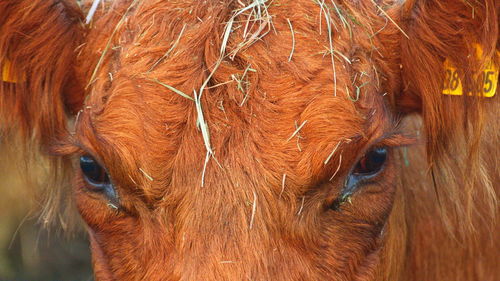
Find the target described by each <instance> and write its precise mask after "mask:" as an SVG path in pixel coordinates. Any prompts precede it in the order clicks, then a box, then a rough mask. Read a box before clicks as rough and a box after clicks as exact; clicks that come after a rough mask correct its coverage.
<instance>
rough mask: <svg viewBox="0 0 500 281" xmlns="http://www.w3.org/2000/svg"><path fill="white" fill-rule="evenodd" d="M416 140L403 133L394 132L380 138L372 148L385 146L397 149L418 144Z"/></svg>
mask: <svg viewBox="0 0 500 281" xmlns="http://www.w3.org/2000/svg"><path fill="white" fill-rule="evenodd" d="M416 141H417V140H416V138H415V137H411V136H407V135H404V134H402V133H397V132H392V133H389V134H386V135H384V136H382V137H381V138H379V139H378V140H377V141H375V142H374V144H372V145H370V147H377V146H385V147H390V148H396V147H401V146H408V145H412V144H415V143H416Z"/></svg>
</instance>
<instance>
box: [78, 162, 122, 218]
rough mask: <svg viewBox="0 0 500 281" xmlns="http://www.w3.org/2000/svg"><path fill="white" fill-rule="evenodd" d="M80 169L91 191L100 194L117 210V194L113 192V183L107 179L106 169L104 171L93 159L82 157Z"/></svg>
mask: <svg viewBox="0 0 500 281" xmlns="http://www.w3.org/2000/svg"><path fill="white" fill-rule="evenodd" d="M80 169H81V170H82V174H83V178H84V179H85V181H86V182H87V184H88V186H89V188H90V190H91V191H95V192H102V193H103V194H104V195H105V196H106V198H107V199H108V200H109V203H108V204H111V206H113V207H114V208H118V206H119V200H118V194H117V193H116V191H115V188H114V186H113V183H112V182H111V179H110V178H109V175H108V173H107V172H106V169H104V168H103V167H102V166H101V165H99V163H98V162H97V160H95V159H94V157H92V156H90V155H83V156H81V157H80Z"/></svg>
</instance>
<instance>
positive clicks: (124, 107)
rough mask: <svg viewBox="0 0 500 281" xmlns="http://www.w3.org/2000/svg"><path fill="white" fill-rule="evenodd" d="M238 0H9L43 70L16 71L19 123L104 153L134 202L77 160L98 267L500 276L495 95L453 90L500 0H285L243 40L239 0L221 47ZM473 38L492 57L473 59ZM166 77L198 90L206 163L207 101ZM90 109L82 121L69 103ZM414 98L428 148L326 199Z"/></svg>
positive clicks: (5, 107) (7, 105) (493, 31)
mask: <svg viewBox="0 0 500 281" xmlns="http://www.w3.org/2000/svg"><path fill="white" fill-rule="evenodd" d="M240 2H245V4H249V3H251V2H250V1H248V2H247V1H229V0H228V1H203V2H202V1H188V0H183V1H114V2H111V3H109V2H105V3H104V4H103V6H102V8H99V9H98V12H97V14H96V15H95V16H94V20H93V22H92V23H91V26H90V27H89V28H88V30H87V31H83V30H82V29H81V25H80V23H79V21H80V20H81V18H82V15H81V14H80V12H78V11H77V9H76V8H75V7H73V6H72V5H69V4H68V3H66V2H65V1H13V2H12V4H0V13H1V14H5V15H7V17H6V19H5V20H0V31H3V32H2V33H0V34H1V35H0V62H1V61H2V60H5V59H6V58H8V59H9V60H10V61H12V62H13V66H14V70H15V73H16V75H17V76H18V77H21V76H22V77H25V78H26V79H25V81H24V82H19V83H16V84H14V85H12V83H4V82H0V85H1V88H0V93H2V95H1V96H0V108H2V116H5V118H7V117H9V119H2V120H6V122H2V123H1V124H2V127H6V124H9V123H10V122H15V123H16V124H18V126H19V127H20V128H21V130H22V131H23V132H25V135H26V136H29V135H31V134H32V132H34V133H33V136H35V139H37V140H38V143H39V144H41V145H42V146H44V147H48V145H50V149H51V150H52V151H53V152H56V154H57V155H58V156H53V157H55V159H68V157H69V156H70V155H81V154H84V153H90V154H92V155H93V156H94V157H96V158H97V159H98V160H99V161H100V162H101V163H103V165H104V166H105V167H106V168H107V170H108V172H109V174H110V175H111V177H112V179H113V182H114V184H115V187H116V189H117V192H118V194H119V195H120V209H119V210H118V211H116V210H113V209H112V208H109V207H108V205H107V202H106V199H105V198H104V197H103V196H102V195H100V194H96V193H92V192H90V191H88V187H87V186H86V183H85V181H84V180H83V178H82V175H81V172H79V171H78V169H75V170H76V172H75V178H74V180H73V185H74V198H75V201H76V203H77V205H78V209H79V212H80V214H81V216H82V217H83V219H84V220H85V222H86V223H87V225H88V231H89V234H90V241H91V246H92V251H93V261H94V271H95V274H96V278H97V279H98V280H244V279H250V280H493V278H494V277H495V276H497V275H498V268H497V266H496V265H495V263H494V259H495V253H496V252H498V251H495V248H498V243H495V242H494V240H493V239H494V238H493V237H492V235H491V234H490V233H491V231H492V230H493V229H495V227H497V224H496V221H497V218H496V213H497V205H496V204H497V203H496V202H497V199H498V195H496V193H495V192H496V191H495V189H494V186H493V183H495V182H498V180H499V178H498V175H499V174H500V173H498V168H497V167H498V165H497V160H496V159H498V157H496V156H497V154H498V149H497V148H496V146H497V145H498V132H499V130H498V124H497V123H498V122H497V121H496V117H495V116H498V111H497V110H498V109H497V108H498V95H496V96H495V97H494V98H491V99H483V98H477V97H467V96H463V97H449V96H443V95H441V93H440V91H441V84H442V83H441V81H443V75H442V74H441V73H442V72H443V67H442V64H443V61H444V59H445V58H449V59H451V60H452V61H453V62H454V64H455V65H457V66H458V68H459V69H461V70H464V72H463V73H462V75H463V76H462V81H464V83H465V88H466V89H467V88H468V87H470V82H471V80H470V77H473V76H474V75H475V73H477V72H478V71H479V70H480V69H481V65H483V64H484V62H486V61H488V60H491V58H492V57H494V52H495V50H498V46H497V44H498V43H497V42H498V13H499V4H497V3H495V1H494V0H487V1H476V2H473V3H472V4H471V5H472V6H473V7H474V18H472V17H471V7H470V6H468V5H466V4H464V3H462V2H461V1H451V0H450V1H407V2H406V3H404V4H396V3H393V1H379V2H377V3H378V5H377V6H376V5H374V3H373V2H371V1H338V3H336V5H333V4H332V3H333V2H330V1H326V2H327V3H325V6H324V10H322V9H321V3H322V2H319V3H315V2H313V1H292V0H289V1H285V0H282V1H279V3H278V2H273V3H271V4H270V5H269V7H268V11H269V14H270V15H272V16H273V17H272V26H271V25H269V26H268V27H269V29H262V30H258V29H259V24H263V23H262V22H258V21H257V22H256V23H255V24H254V25H251V24H252V22H250V26H249V32H250V34H256V35H261V34H262V32H265V31H266V30H267V31H269V32H268V33H267V34H266V35H265V36H264V37H262V39H260V40H256V41H253V42H251V43H252V44H251V45H245V47H243V48H240V46H241V45H240V44H241V43H242V42H245V39H242V38H245V35H244V33H245V24H246V20H247V17H248V15H249V12H248V13H243V14H241V15H238V16H237V17H236V18H234V26H233V27H239V28H234V29H233V30H232V33H231V34H230V36H229V41H228V44H227V48H226V49H225V53H226V54H229V53H231V52H232V51H234V53H232V57H231V58H232V59H231V58H225V59H224V60H223V61H222V63H220V65H218V63H217V62H218V59H219V58H220V54H221V44H222V38H223V37H224V30H225V29H224V28H225V26H227V25H228V22H231V21H232V18H231V16H232V15H233V14H234V11H236V10H237V9H239V8H242V6H241V4H240ZM89 4H90V3H84V4H83V7H84V10H85V9H87V8H88V6H89ZM335 6H338V7H340V10H339V12H337V10H336V8H335ZM378 7H383V8H384V9H387V8H388V9H387V13H388V14H389V15H390V16H391V18H392V19H393V20H394V21H395V22H396V23H397V24H398V25H399V26H400V28H402V29H403V30H404V32H405V33H407V34H408V36H409V39H406V38H405V37H404V36H403V35H402V33H401V32H400V30H399V28H397V27H396V26H395V25H394V24H393V23H392V22H391V21H389V20H388V19H387V18H385V17H384V16H383V15H382V14H381V13H380V11H379V8H378ZM58 9H59V10H58ZM327 11H328V12H329V13H331V15H332V21H333V22H332V27H331V28H332V30H333V36H332V40H333V42H332V46H333V47H334V49H335V53H334V57H335V60H334V63H335V66H334V69H335V73H334V71H333V70H332V62H331V60H330V53H329V49H330V42H329V37H328V33H327V30H328V28H327V20H326V19H325V16H324V15H325V14H324V13H327ZM339 14H340V15H342V16H343V17H344V18H345V19H346V21H347V24H346V25H344V23H343V22H342V17H341V16H340V15H339ZM26 15H30V16H29V17H27V16H26ZM16 19H22V20H16ZM41 22H43V23H45V24H47V27H44V28H40V29H34V28H33V26H34V25H35V26H37V25H40V23H41ZM288 22H290V24H291V26H290V24H289V23H288ZM320 23H321V25H320ZM268 24H270V23H268ZM264 27H265V26H264ZM18 30H21V31H22V32H17V31H18ZM292 30H293V39H294V40H295V46H294V48H293V52H292ZM320 30H321V33H320ZM42 31H43V33H42ZM37 32H38V33H37ZM15 34H28V35H31V36H26V37H16V36H14V35H15ZM23 38H24V39H23ZM26 38H28V39H26ZM177 40H178V44H176V43H175V42H176V41H177ZM82 42H83V43H84V44H82V45H81V43H82ZM471 42H477V43H480V44H481V45H482V46H483V49H484V58H483V59H482V60H480V61H477V60H474V59H472V57H471V59H470V60H463V59H462V58H464V57H466V56H467V55H468V54H470V53H472V47H471ZM41 46H43V47H41ZM54 47H55V49H56V50H58V52H57V53H55V52H53V50H54V49H52V48H54ZM169 50H171V52H170V53H169V55H168V56H165V53H166V52H168V51H169ZM236 50H237V51H236ZM26 54H29V56H28V55H26ZM290 54H291V55H290ZM342 56H346V57H347V58H348V59H349V60H350V62H351V63H347V62H346V60H345V59H344V58H342ZM290 57H291V59H290V62H289V61H288V60H289V58H290ZM495 60H496V61H497V62H498V59H497V58H495ZM248 68H251V69H252V71H248ZM42 70H44V71H42ZM245 70H247V71H245ZM253 70H255V71H253ZM212 72H213V75H212V76H211V77H210V79H209V80H208V85H207V88H205V90H204V91H203V92H200V87H201V85H202V84H203V83H204V82H205V81H206V80H207V78H208V77H209V75H210V73H212ZM362 73H363V74H362ZM244 74H245V75H244ZM430 74H432V75H430ZM227 81H232V82H228V83H225V82H227ZM159 82H161V83H164V84H168V85H169V86H171V87H175V88H176V89H178V90H180V91H182V92H183V93H185V94H186V95H189V96H191V97H194V92H196V93H197V94H200V95H201V108H202V112H203V116H204V118H205V119H206V121H207V122H206V123H207V126H208V130H209V132H210V148H211V149H212V150H213V155H212V156H211V157H210V158H209V161H208V162H207V164H206V171H204V165H205V157H206V155H207V147H208V143H207V140H206V139H204V138H203V137H202V133H201V131H200V130H199V129H198V128H197V125H196V123H197V122H196V120H197V118H198V117H199V111H197V109H196V107H195V103H194V102H193V101H191V100H189V99H187V98H185V97H182V96H180V95H178V94H176V93H174V92H173V91H171V90H169V89H167V88H166V87H165V86H162V84H161V83H159ZM335 87H336V88H337V89H336V90H335V89H334V88H335ZM356 87H358V88H359V89H360V90H356ZM84 88H86V89H87V91H86V93H85V96H84V94H83V90H82V89H84ZM68 89H71V90H68ZM357 91H358V92H359V93H360V95H359V99H358V100H353V98H354V97H355V96H356V92H357ZM334 93H336V96H335V95H334ZM83 100H85V101H84V104H83V105H82V101H83ZM14 105H16V106H14ZM21 109H23V110H21ZM39 109H40V110H39ZM79 109H81V111H80V112H79V113H78V115H77V116H76V118H75V120H74V123H75V126H74V127H75V128H74V129H73V128H71V129H68V131H69V132H66V133H65V130H66V129H65V128H66V125H65V120H67V118H68V117H67V114H66V112H68V111H70V112H73V113H75V112H77V111H78V110H79ZM409 113H419V114H421V115H422V117H423V119H422V120H423V129H422V131H423V132H422V136H421V137H420V140H421V142H422V143H425V144H426V148H425V152H426V153H423V152H422V149H423V148H422V145H417V146H413V147H410V148H405V149H407V150H408V151H409V156H406V154H405V155H403V154H402V153H403V152H402V151H404V150H401V149H399V150H395V152H394V153H393V154H392V156H391V159H390V161H389V163H388V165H387V167H386V169H385V171H384V172H383V174H382V175H380V176H379V177H378V180H377V182H376V183H373V184H367V185H365V186H363V187H362V189H361V190H359V191H357V192H356V193H355V194H354V195H353V197H352V203H351V204H349V203H346V204H344V205H342V206H341V209H340V210H339V211H333V210H331V209H328V205H329V204H331V203H332V202H333V201H334V200H335V198H337V196H338V194H339V192H340V190H341V188H342V184H343V182H344V180H345V177H346V176H347V174H348V173H349V170H350V169H351V167H352V166H353V165H355V164H356V162H357V161H358V159H359V158H360V157H361V156H362V155H363V153H364V152H365V151H366V150H367V149H369V147H370V146H372V145H385V146H389V147H397V146H401V145H405V144H407V143H408V140H407V139H406V138H405V137H403V136H401V134H400V133H399V131H400V128H399V126H398V123H399V122H400V120H401V118H402V117H404V116H406V115H407V114H409ZM70 115H71V114H70ZM73 116H74V115H73ZM306 121H307V122H306ZM415 122H416V121H414V123H415ZM301 124H305V125H304V126H303V127H302V128H301V129H300V131H298V133H297V134H296V135H293V133H294V132H295V131H296V130H297V127H298V126H300V125H301ZM410 127H411V126H410ZM417 127H418V126H417ZM6 128H7V129H9V128H8V127H6ZM414 130H415V129H414ZM418 130H420V129H418ZM73 131H74V132H75V134H72V133H73ZM42 132H43V133H42ZM63 135H65V139H63ZM339 143H340V144H339ZM337 144H339V145H338V150H337V151H336V153H335V154H334V155H333V157H332V158H331V159H330V160H329V161H328V163H327V164H325V163H324V162H325V160H326V159H327V158H328V156H329V154H330V153H331V152H332V150H333V149H334V148H335V147H336V146H337ZM405 153H406V152H405ZM425 154H426V155H427V156H428V157H425ZM59 157H60V158H59ZM406 161H409V163H410V165H406V164H405V163H406ZM427 163H429V164H430V165H429V166H428V165H427ZM428 169H430V171H431V172H429V173H428ZM202 174H204V178H203V185H202ZM285 175H286V176H285ZM332 175H335V176H334V177H333V179H332V180H329V179H330V178H331V177H332ZM283 179H284V180H283ZM283 182H284V184H283ZM391 210H392V212H391Z"/></svg>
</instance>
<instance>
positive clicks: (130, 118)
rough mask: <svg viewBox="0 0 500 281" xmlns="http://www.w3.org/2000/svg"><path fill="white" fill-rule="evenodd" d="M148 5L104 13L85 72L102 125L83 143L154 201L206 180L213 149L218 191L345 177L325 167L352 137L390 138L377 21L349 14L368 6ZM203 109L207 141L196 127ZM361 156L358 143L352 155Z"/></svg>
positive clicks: (88, 110)
mask: <svg viewBox="0 0 500 281" xmlns="http://www.w3.org/2000/svg"><path fill="white" fill-rule="evenodd" d="M123 2H124V3H123ZM135 2H137V1H132V2H131V1H121V2H120V1H119V2H118V3H122V4H113V5H112V6H111V7H110V8H109V12H108V13H107V14H103V15H99V14H98V15H96V17H97V22H96V24H95V27H94V29H93V30H92V31H91V32H90V34H89V35H88V38H89V43H88V45H87V46H85V47H84V51H83V54H82V55H81V57H82V59H84V60H86V61H87V60H88V58H89V57H94V59H95V60H93V61H92V62H91V63H90V62H89V63H88V65H87V66H88V69H83V70H82V71H83V72H86V73H87V76H86V77H90V78H89V81H90V84H89V89H90V95H89V97H88V99H87V103H86V107H85V110H84V116H85V117H83V118H82V123H83V122H85V120H87V121H88V122H89V123H91V124H92V126H87V127H91V128H92V132H89V130H88V129H87V130H86V131H87V133H85V134H84V135H86V137H87V138H89V139H98V140H95V142H96V143H94V146H95V147H96V149H100V151H99V154H102V155H103V158H105V159H115V161H116V162H119V163H120V165H118V168H117V170H122V171H135V173H133V174H130V175H123V176H118V177H119V178H125V179H129V178H130V179H132V182H133V183H134V184H132V185H135V184H136V183H141V184H140V185H142V186H146V187H147V186H149V188H145V192H146V194H147V195H149V196H150V197H161V196H164V194H163V193H164V192H165V189H164V188H160V187H164V186H165V184H168V183H170V182H171V181H172V180H175V181H176V185H185V186H192V185H200V184H201V182H202V173H204V172H203V171H204V165H205V164H204V163H205V159H206V158H205V157H206V151H207V150H206V149H207V142H208V141H209V146H210V149H212V151H213V152H214V154H213V159H214V161H212V162H210V163H209V164H208V165H207V168H206V171H205V173H204V175H205V177H204V179H203V180H204V181H205V184H210V183H213V184H220V182H221V176H222V177H224V178H227V180H228V181H229V182H231V183H230V184H236V185H238V184H243V183H236V182H234V181H235V179H236V178H238V180H239V181H241V178H242V176H243V178H246V180H245V181H248V182H247V183H249V182H265V183H266V184H268V185H270V186H280V184H279V182H281V180H282V176H283V175H284V174H286V175H287V176H288V178H289V179H290V180H291V181H294V182H296V183H297V186H309V185H311V184H313V183H314V181H315V180H318V178H317V177H318V175H323V174H324V173H325V172H332V169H328V167H327V168H325V164H324V162H325V160H326V159H327V158H328V157H329V154H330V153H331V152H332V151H333V150H334V148H335V147H336V146H337V145H338V144H339V142H343V141H344V142H347V143H348V142H350V141H351V140H352V138H356V139H357V140H359V139H361V140H363V141H364V142H366V141H368V140H369V139H371V138H375V137H377V135H380V134H381V130H384V128H383V126H381V125H380V124H377V123H371V125H370V126H368V123H369V121H371V120H373V119H378V120H387V117H386V116H385V114H386V113H385V112H384V110H383V107H382V105H383V101H382V99H383V97H382V94H383V91H384V88H385V86H384V76H383V75H382V74H380V73H379V72H378V71H379V70H378V69H377V68H378V67H381V66H379V65H378V64H377V60H378V59H379V53H378V50H376V49H374V47H373V46H372V45H367V43H366V42H370V40H367V39H366V38H365V37H369V36H371V35H370V33H369V31H368V30H367V29H366V26H367V25H368V26H371V25H373V24H374V23H373V22H372V21H373V20H374V19H368V20H367V18H366V17H365V18H360V19H359V20H360V21H362V20H364V21H366V22H365V25H363V22H358V23H357V24H355V22H356V21H355V20H350V21H349V23H347V24H346V23H345V22H344V21H343V20H342V18H341V17H344V18H343V19H344V20H345V18H346V17H351V18H354V19H356V15H357V12H356V11H358V12H359V10H365V9H367V8H365V7H363V6H362V4H357V5H358V6H356V7H349V6H344V7H336V8H337V10H334V9H333V8H334V7H330V6H327V5H326V4H321V3H315V2H313V1H279V2H278V1H275V2H272V3H271V4H269V5H268V6H262V7H261V6H255V7H253V8H248V7H251V5H252V3H253V2H251V3H247V4H248V5H249V6H245V5H243V4H241V3H239V2H232V3H233V4H231V5H227V4H226V3H223V4H221V3H220V1H194V2H193V3H188V2H189V1H167V2H165V1H157V2H155V1H146V2H144V3H141V4H137V3H135ZM264 8H265V9H264ZM245 9H246V10H245ZM292 11H293V12H292ZM297 11H300V12H297ZM334 11H337V14H333V13H334ZM365 14H366V13H365ZM235 15H236V16H235ZM327 17H328V20H327ZM103 31H105V32H103ZM329 32H331V36H332V37H331V42H330V37H329ZM353 34H356V35H355V36H354V35H353ZM363 34H365V35H363ZM102 37H107V38H111V39H110V40H109V42H108V40H102V39H101V38H102ZM226 38H227V41H226ZM93 39H94V40H95V41H94V40H93ZM373 40H375V39H373ZM94 42H105V43H106V45H102V46H96V45H94V44H91V43H94ZM101 44H102V43H101ZM221 58H222V60H220V59H221ZM332 59H333V60H332ZM98 60H102V63H101V64H100V65H99V64H98V66H97V67H96V68H94V66H95V63H96V61H98ZM218 60H220V61H218ZM82 65H84V66H85V65H86V64H85V62H82ZM334 69H335V71H334ZM94 72H95V74H94V75H93V74H92V73H94ZM204 84H206V86H205V87H204V88H203V87H202V85H204ZM202 88H203V89H202ZM195 94H196V95H200V96H201V97H200V105H201V110H197V108H196V105H195V101H194V99H195ZM200 114H202V115H203V118H204V119H205V121H206V127H207V128H208V130H207V131H208V132H209V138H208V140H207V138H205V139H204V138H203V136H202V131H201V130H200V128H199V126H197V121H198V118H199V115H200ZM374 115H376V116H378V117H379V118H373V116H374ZM80 127H81V128H83V127H84V126H80ZM82 130H83V129H82ZM97 143H98V144H97ZM99 145H100V146H101V147H99ZM103 146H104V147H106V149H104V148H103ZM341 150H342V149H341ZM341 150H339V152H338V153H337V154H336V155H334V157H333V159H336V158H338V157H339V155H340V152H341ZM357 152H358V151H357V150H356V149H353V148H350V149H349V148H348V149H346V151H345V152H343V153H344V155H343V156H344V159H349V158H350V157H351V158H352V157H355V154H356V153H357ZM104 155H106V156H107V157H104ZM332 162H333V161H332ZM179 163H182V165H179ZM346 164H349V162H348V161H346ZM113 166H115V167H116V166H117V165H116V164H114V165H113ZM174 167H175V169H174ZM336 168H337V167H336V166H335V167H333V170H335V169H336ZM113 172H114V171H113ZM116 173H119V171H116V172H115V174H116ZM241 173H242V174H241ZM186 175H189V176H186ZM256 175H258V176H259V177H260V178H259V179H253V178H252V177H255V176H256ZM313 175H314V178H313ZM231 177H234V178H235V179H231ZM151 179H153V180H151ZM155 187H157V188H155ZM296 192H302V191H301V190H297V191H296Z"/></svg>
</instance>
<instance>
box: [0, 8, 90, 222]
mask: <svg viewBox="0 0 500 281" xmlns="http://www.w3.org/2000/svg"><path fill="white" fill-rule="evenodd" d="M0 14H1V15H2V16H1V17H0V72H1V73H0V74H1V76H0V136H1V137H2V142H1V143H0V145H2V146H6V145H7V144H8V145H9V146H10V147H9V149H11V150H16V151H18V153H17V154H18V156H19V157H21V158H23V159H24V160H25V161H23V162H24V163H25V165H24V166H25V167H24V169H25V171H26V173H28V174H29V173H31V172H32V165H33V164H34V163H38V166H41V167H43V169H44V170H46V171H47V172H46V173H45V174H47V175H50V178H51V180H48V181H47V182H50V183H48V184H44V186H45V188H41V189H38V190H35V189H34V188H35V187H34V185H36V184H33V186H30V187H29V188H33V190H31V192H30V193H34V192H35V191H39V194H40V195H42V196H43V197H44V198H45V200H44V203H41V205H42V206H43V210H42V216H41V221H42V222H44V224H48V223H49V222H53V221H61V219H62V216H61V214H60V213H59V212H58V210H59V208H58V206H59V205H60V204H61V198H62V197H63V193H65V190H64V189H63V188H61V186H67V185H68V176H67V173H66V171H65V170H66V169H69V168H70V167H71V164H70V163H68V161H69V160H67V159H61V158H58V157H51V156H48V157H45V156H42V155H49V154H50V153H49V145H50V144H51V143H53V142H54V140H57V139H58V138H59V137H60V136H62V135H63V134H64V133H65V132H67V129H66V127H67V122H68V121H67V120H68V118H67V115H68V113H74V112H72V111H73V110H78V108H79V107H80V106H81V104H82V100H81V99H82V97H83V95H81V93H82V88H81V86H80V85H79V83H78V81H77V80H76V78H75V77H76V75H75V73H74V59H75V56H76V52H77V47H78V46H79V44H80V42H81V40H82V39H83V35H84V30H83V25H82V19H83V16H82V13H81V10H80V8H79V6H78V5H77V3H76V2H75V1H60V0H59V1H56V0H18V1H2V2H0ZM14 144H15V145H14ZM42 158H44V160H40V159H42ZM45 158H46V159H45ZM40 161H41V162H40ZM63 183H64V184H63ZM66 198H67V197H66ZM39 200H42V199H39ZM65 201H69V200H65ZM61 222H62V221H61ZM62 225H63V226H64V225H65V224H64V222H63V223H62Z"/></svg>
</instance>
